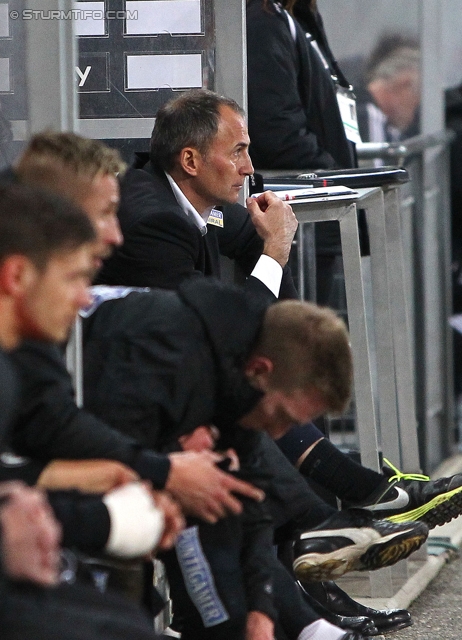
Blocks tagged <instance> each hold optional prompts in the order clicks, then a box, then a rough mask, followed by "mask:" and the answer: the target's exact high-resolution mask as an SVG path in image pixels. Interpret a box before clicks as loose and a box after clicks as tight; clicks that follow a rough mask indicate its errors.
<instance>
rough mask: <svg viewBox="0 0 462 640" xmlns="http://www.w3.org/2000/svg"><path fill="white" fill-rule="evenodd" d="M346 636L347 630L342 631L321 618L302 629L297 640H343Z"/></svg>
mask: <svg viewBox="0 0 462 640" xmlns="http://www.w3.org/2000/svg"><path fill="white" fill-rule="evenodd" d="M345 635H346V631H345V629H340V628H339V627H336V626H334V625H333V624H331V623H330V622H327V620H323V619H322V618H320V619H319V620H316V622H312V623H311V624H309V625H308V626H307V627H305V628H304V629H302V632H301V633H300V635H299V636H298V638H297V640H341V639H342V638H343V637H344V636H345Z"/></svg>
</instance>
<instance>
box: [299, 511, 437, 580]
mask: <svg viewBox="0 0 462 640" xmlns="http://www.w3.org/2000/svg"><path fill="white" fill-rule="evenodd" d="M427 536H428V527H427V526H426V525H425V524H424V523H423V522H405V523H394V522H389V521H387V520H375V519H374V517H373V515H372V514H371V513H370V512H369V511H366V510H363V509H346V510H344V511H339V512H338V513H335V514H334V515H332V516H331V517H330V518H328V519H327V520H326V521H325V522H323V523H322V524H320V525H318V526H317V527H315V528H314V529H312V530H310V531H306V532H303V533H301V534H300V535H299V536H298V538H297V540H295V542H294V547H293V551H294V561H293V569H294V573H295V576H296V577H297V579H298V580H306V581H307V582H310V581H316V582H319V581H322V580H333V579H335V578H338V577H339V576H342V575H343V574H344V573H346V572H347V571H371V570H373V569H381V568H382V567H388V566H390V565H392V564H395V562H398V561H399V560H403V559H404V558H407V557H408V556H409V555H410V554H411V553H412V552H413V551H416V550H417V549H418V548H419V547H420V546H421V545H422V544H423V543H424V542H425V540H426V539H427Z"/></svg>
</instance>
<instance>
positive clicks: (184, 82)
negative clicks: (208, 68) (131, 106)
mask: <svg viewBox="0 0 462 640" xmlns="http://www.w3.org/2000/svg"><path fill="white" fill-rule="evenodd" d="M166 87H168V88H171V89H190V88H200V87H202V56H201V54H200V53H191V54H171V55H142V56H127V89H164V88H166Z"/></svg>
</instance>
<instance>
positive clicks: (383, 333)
mask: <svg viewBox="0 0 462 640" xmlns="http://www.w3.org/2000/svg"><path fill="white" fill-rule="evenodd" d="M361 207H362V208H365V210H366V218H367V226H368V229H369V240H370V247H371V276H372V312H373V326H374V334H375V336H374V337H375V349H376V353H377V387H378V399H379V417H380V441H381V444H382V451H383V453H384V455H385V456H386V457H388V458H390V459H391V460H396V464H398V465H400V464H401V447H400V438H399V425H398V412H397V389H396V371H395V354H394V348H393V326H392V320H391V317H392V314H391V304H392V301H393V292H392V291H391V290H390V282H389V269H390V263H391V262H392V261H393V259H394V256H393V255H392V253H391V252H390V251H389V250H388V244H387V234H386V227H385V214H384V194H383V191H382V190H381V189H379V190H378V191H377V193H375V194H373V195H372V196H370V197H369V198H367V201H366V204H364V203H362V204H361Z"/></svg>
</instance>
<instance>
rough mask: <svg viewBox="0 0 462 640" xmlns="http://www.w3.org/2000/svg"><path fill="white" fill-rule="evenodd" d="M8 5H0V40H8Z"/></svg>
mask: <svg viewBox="0 0 462 640" xmlns="http://www.w3.org/2000/svg"><path fill="white" fill-rule="evenodd" d="M8 9H9V5H8V4H0V38H8V36H9V35H10V16H9V12H8Z"/></svg>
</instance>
